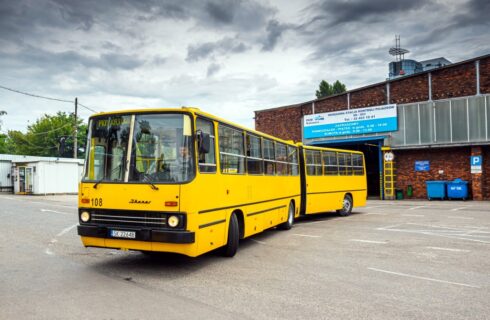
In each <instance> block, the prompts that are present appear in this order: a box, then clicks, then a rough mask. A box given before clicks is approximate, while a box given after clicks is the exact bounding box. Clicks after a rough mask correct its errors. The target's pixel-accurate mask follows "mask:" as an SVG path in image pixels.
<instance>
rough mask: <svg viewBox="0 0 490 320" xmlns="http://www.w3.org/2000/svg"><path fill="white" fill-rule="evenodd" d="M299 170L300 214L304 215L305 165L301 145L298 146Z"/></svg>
mask: <svg viewBox="0 0 490 320" xmlns="http://www.w3.org/2000/svg"><path fill="white" fill-rule="evenodd" d="M299 168H300V169H299V170H300V173H299V174H300V177H301V206H300V211H299V212H300V214H301V215H304V214H305V213H306V169H305V168H306V166H305V150H304V149H303V147H300V148H299Z"/></svg>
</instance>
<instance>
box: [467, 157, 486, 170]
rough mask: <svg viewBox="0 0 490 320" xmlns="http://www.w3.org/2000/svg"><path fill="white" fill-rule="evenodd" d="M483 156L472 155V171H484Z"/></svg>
mask: <svg viewBox="0 0 490 320" xmlns="http://www.w3.org/2000/svg"><path fill="white" fill-rule="evenodd" d="M482 162H483V157H482V156H471V158H470V164H471V173H482V168H481V165H482Z"/></svg>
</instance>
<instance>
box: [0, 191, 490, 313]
mask: <svg viewBox="0 0 490 320" xmlns="http://www.w3.org/2000/svg"><path fill="white" fill-rule="evenodd" d="M0 202H1V203H2V205H1V206H0V217H1V218H2V224H0V253H1V254H2V257H8V259H4V258H2V259H1V261H0V270H1V273H0V282H1V284H2V285H1V286H0V318H2V319H10V318H14V317H15V318H20V319H22V318H26V319H27V318H30V319H34V318H35V319H40V318H44V319H54V318H59V319H79V318H80V317H84V318H87V319H116V318H117V319H157V318H162V316H163V315H165V316H164V318H166V319H180V318H189V317H194V318H213V319H230V318H234V319H488V318H489V316H488V315H489V314H490V305H489V303H488V301H489V300H490V271H489V270H490V251H489V248H490V203H489V202H476V201H466V202H463V201H431V202H429V201H407V200H404V201H376V200H370V201H368V204H367V206H366V207H364V208H356V209H355V210H354V213H353V214H352V215H351V216H349V217H338V216H337V215H335V214H334V213H327V214H323V215H318V216H313V217H306V218H303V219H300V220H299V221H297V222H296V224H295V226H294V227H293V229H291V230H289V231H277V230H269V231H266V232H264V233H262V234H260V235H257V236H254V237H252V238H250V239H246V240H244V241H242V242H241V243H240V248H239V251H238V253H237V255H236V256H235V257H234V258H231V259H227V258H222V257H220V256H219V255H218V254H215V253H209V254H206V255H204V256H201V257H198V258H187V257H184V256H178V255H171V254H164V255H161V256H158V257H149V256H146V255H144V254H141V253H139V252H123V251H116V250H104V249H95V248H89V249H86V248H83V247H82V245H81V243H80V241H79V238H78V236H77V235H76V231H75V230H76V229H75V226H76V223H77V217H76V199H75V197H70V196H66V197H47V198H44V197H21V196H11V195H8V196H6V195H0Z"/></svg>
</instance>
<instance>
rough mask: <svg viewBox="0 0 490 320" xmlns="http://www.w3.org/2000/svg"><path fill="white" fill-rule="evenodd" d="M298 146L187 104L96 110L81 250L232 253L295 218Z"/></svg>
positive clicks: (82, 204)
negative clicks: (244, 242) (248, 239)
mask: <svg viewBox="0 0 490 320" xmlns="http://www.w3.org/2000/svg"><path fill="white" fill-rule="evenodd" d="M298 150H299V148H298V146H297V145H295V144H293V143H292V142H287V141H283V140H280V139H277V138H274V137H272V136H268V135H265V134H262V133H259V132H255V131H253V130H248V129H246V128H243V127H241V126H238V125H235V124H232V123H230V122H227V121H225V120H222V119H219V118H217V117H214V116H212V115H210V114H207V113H204V112H201V111H199V110H198V109H195V108H182V109H155V110H144V111H142V110H131V111H121V112H111V113H102V114H97V115H94V116H92V117H91V118H90V120H89V132H88V142H87V159H86V165H85V166H86V167H85V173H84V177H83V179H82V181H81V184H80V193H79V223H80V224H79V226H78V234H79V235H80V236H81V238H82V242H83V244H84V245H85V246H87V247H103V248H115V249H124V250H140V251H144V252H151V251H159V252H175V253H180V254H184V255H188V256H191V257H195V256H198V255H200V254H203V253H205V252H208V251H211V250H214V249H217V248H220V247H221V248H222V249H221V250H222V252H223V254H224V255H225V256H233V255H234V254H235V252H236V250H237V248H238V242H239V239H243V238H246V237H249V236H251V235H253V234H256V233H259V232H262V231H263V230H265V229H268V228H272V227H276V226H277V227H279V228H282V229H290V228H291V226H292V224H293V221H294V218H295V217H297V216H299V208H300V199H301V197H300V169H299V151H298Z"/></svg>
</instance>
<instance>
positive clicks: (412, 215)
mask: <svg viewBox="0 0 490 320" xmlns="http://www.w3.org/2000/svg"><path fill="white" fill-rule="evenodd" d="M402 216H404V217H425V215H423V214H408V213H405V214H402Z"/></svg>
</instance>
